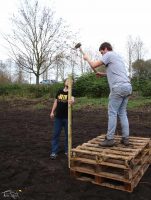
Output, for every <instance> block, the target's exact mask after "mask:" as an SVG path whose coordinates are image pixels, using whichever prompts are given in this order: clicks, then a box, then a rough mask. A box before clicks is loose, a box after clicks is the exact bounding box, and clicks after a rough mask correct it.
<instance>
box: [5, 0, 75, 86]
mask: <svg viewBox="0 0 151 200" xmlns="http://www.w3.org/2000/svg"><path fill="white" fill-rule="evenodd" d="M12 22H13V25H14V26H13V28H12V31H13V34H12V35H5V39H6V40H7V42H8V43H9V45H10V52H11V55H12V56H13V59H14V60H15V62H16V63H17V64H18V65H19V66H20V67H21V68H22V69H23V70H24V71H26V72H28V73H33V74H34V75H35V76H36V84H39V77H40V75H41V74H43V73H44V72H45V71H46V70H47V69H48V68H49V69H50V68H51V67H52V66H54V65H53V63H54V62H55V60H56V58H57V55H58V54H60V53H62V52H64V51H66V49H67V48H68V47H69V43H70V39H71V37H72V33H71V31H69V30H68V27H67V26H66V25H65V24H64V22H63V20H62V19H58V20H56V18H55V15H54V12H53V11H52V10H51V9H50V8H43V9H41V8H40V7H39V4H38V0H36V1H35V2H34V5H32V4H31V3H30V1H29V0H24V3H23V5H22V6H21V8H19V12H18V16H14V17H13V18H12Z"/></svg>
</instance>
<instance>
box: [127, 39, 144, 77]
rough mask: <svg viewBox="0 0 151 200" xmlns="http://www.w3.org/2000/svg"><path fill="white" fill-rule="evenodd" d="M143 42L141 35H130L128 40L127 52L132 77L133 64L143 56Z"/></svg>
mask: <svg viewBox="0 0 151 200" xmlns="http://www.w3.org/2000/svg"><path fill="white" fill-rule="evenodd" d="M143 45H144V44H143V42H142V40H141V39H140V37H136V38H135V39H133V38H132V36H129V37H128V41H127V52H128V63H129V75H130V77H132V74H133V70H132V65H133V62H134V61H136V60H141V59H142V58H143V52H144V49H143Z"/></svg>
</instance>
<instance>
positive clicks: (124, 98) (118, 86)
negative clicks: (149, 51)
mask: <svg viewBox="0 0 151 200" xmlns="http://www.w3.org/2000/svg"><path fill="white" fill-rule="evenodd" d="M99 51H100V53H101V54H102V59H101V60H98V61H92V60H90V58H89V56H88V55H86V54H84V56H83V58H84V60H86V61H87V62H88V63H89V65H90V66H91V68H92V69H95V68H97V67H100V66H101V65H105V66H106V75H107V79H108V83H109V87H110V95H109V103H108V131H107V134H106V138H105V140H104V141H103V142H101V144H100V145H101V146H103V147H111V146H114V144H115V142H114V134H115V130H116V126H117V115H118V116H119V118H120V123H121V128H122V140H121V143H122V144H124V145H126V146H127V145H129V122H128V118H127V112H126V108H127V103H128V96H129V95H130V94H131V93H132V86H131V83H130V79H129V77H128V75H127V71H126V67H125V64H124V62H123V60H122V58H121V57H120V56H119V55H118V54H117V53H115V52H114V51H113V49H112V46H111V44H110V43H108V42H104V43H102V44H101V46H100V48H99ZM96 75H97V76H104V73H100V72H97V73H96Z"/></svg>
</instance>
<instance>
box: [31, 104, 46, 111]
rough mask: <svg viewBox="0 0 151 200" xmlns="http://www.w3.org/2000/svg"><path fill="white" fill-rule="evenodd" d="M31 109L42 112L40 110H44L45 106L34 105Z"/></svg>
mask: <svg viewBox="0 0 151 200" xmlns="http://www.w3.org/2000/svg"><path fill="white" fill-rule="evenodd" d="M33 108H34V109H35V110H42V109H44V108H46V105H43V104H42V103H38V104H36V105H34V106H33Z"/></svg>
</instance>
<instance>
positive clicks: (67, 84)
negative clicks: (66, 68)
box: [64, 79, 73, 87]
mask: <svg viewBox="0 0 151 200" xmlns="http://www.w3.org/2000/svg"><path fill="white" fill-rule="evenodd" d="M71 84H73V80H72V81H71ZM64 85H65V86H66V87H68V86H69V79H67V80H66V81H65V83H64Z"/></svg>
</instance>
